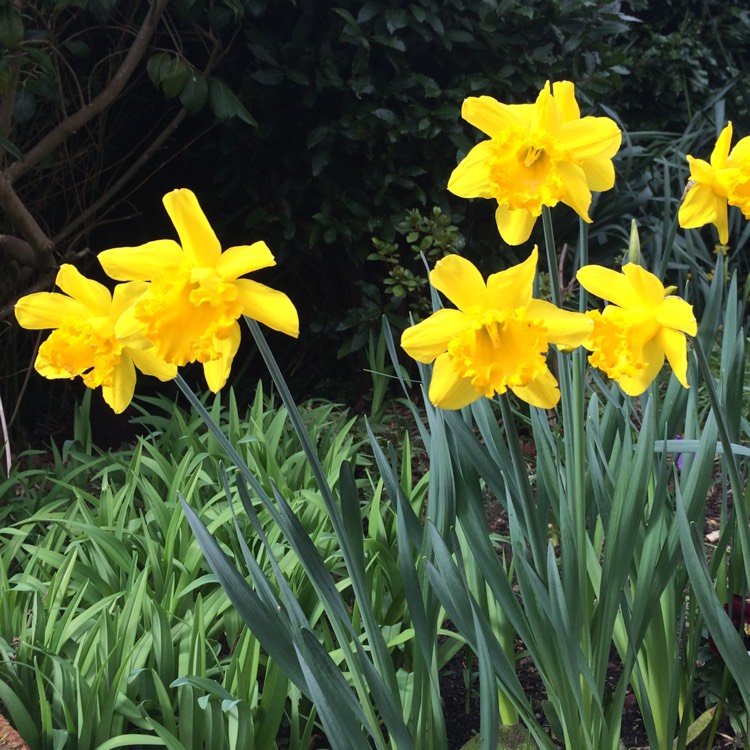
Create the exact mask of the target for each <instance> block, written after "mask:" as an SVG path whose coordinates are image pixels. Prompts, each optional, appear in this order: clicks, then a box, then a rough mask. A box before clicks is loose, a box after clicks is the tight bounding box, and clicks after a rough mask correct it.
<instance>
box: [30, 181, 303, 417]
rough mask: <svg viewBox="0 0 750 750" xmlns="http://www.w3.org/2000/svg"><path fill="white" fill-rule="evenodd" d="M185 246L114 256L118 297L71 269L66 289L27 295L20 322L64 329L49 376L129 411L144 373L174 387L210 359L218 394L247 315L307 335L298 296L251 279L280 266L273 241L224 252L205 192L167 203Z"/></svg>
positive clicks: (41, 359) (211, 382)
mask: <svg viewBox="0 0 750 750" xmlns="http://www.w3.org/2000/svg"><path fill="white" fill-rule="evenodd" d="M163 200H164V206H165V208H166V210H167V213H168V214H169V217H170V219H171V220H172V223H173V224H174V226H175V229H176V230H177V235H178V236H179V238H180V242H179V243H177V242H175V241H174V240H156V241H153V242H147V243H146V244H145V245H141V246H139V247H121V248H115V249H112V250H105V251H104V252H102V253H100V254H99V260H100V262H101V264H102V267H103V268H104V270H105V272H106V273H107V275H108V276H110V278H112V279H115V280H117V281H124V282H127V283H123V284H118V285H117V286H116V287H115V290H114V293H113V294H110V292H109V290H108V289H107V288H106V287H104V286H103V285H102V284H99V283H98V282H96V281H93V280H92V279H88V278H86V277H85V276H82V275H81V274H80V273H79V272H78V271H77V270H76V269H75V268H74V267H73V266H70V265H63V266H61V267H60V270H59V272H58V274H57V286H58V287H60V289H61V290H62V292H64V293H63V294H59V293H57V292H39V293H37V294H30V295H27V296H26V297H22V298H21V299H20V300H19V301H18V303H17V304H16V318H17V319H18V322H19V323H20V324H21V325H22V326H23V327H24V328H31V329H39V330H43V329H48V328H51V329H54V330H53V332H52V333H51V334H50V336H49V338H47V340H46V341H45V342H44V343H43V344H42V346H41V347H40V348H39V354H38V356H37V359H36V363H35V368H36V370H37V371H38V372H39V373H40V374H41V375H43V376H44V377H47V378H74V377H76V376H78V375H80V376H81V377H82V378H83V381H84V383H85V384H86V385H87V386H88V387H89V388H96V387H98V386H101V387H102V394H103V396H104V400H105V401H106V402H107V403H108V404H109V405H110V406H111V407H112V409H113V410H114V411H115V412H117V413H120V412H122V411H123V410H124V409H125V408H126V407H127V406H128V404H130V401H131V400H132V398H133V393H134V391H135V380H136V374H135V371H136V369H138V370H140V371H141V372H143V373H145V374H148V375H154V376H156V377H157V378H159V379H160V380H171V379H172V378H174V377H175V375H176V374H177V368H178V367H181V366H183V365H185V364H187V363H188V362H201V363H202V364H203V372H204V374H205V377H206V382H207V383H208V386H209V388H210V389H211V390H212V391H214V392H216V391H218V390H219V389H220V388H221V387H222V386H223V385H224V383H226V380H227V378H228V376H229V371H230V369H231V366H232V360H233V359H234V355H235V354H236V353H237V349H238V347H239V343H240V327H239V324H238V322H237V321H238V320H239V318H240V316H241V315H247V316H249V317H251V318H254V319H255V320H258V321H260V322H261V323H264V324H266V325H267V326H269V327H270V328H273V329H274V330H277V331H281V332H283V333H286V334H288V335H289V336H294V337H297V336H298V335H299V320H298V317H297V310H296V308H295V307H294V305H293V304H292V302H291V300H290V299H289V297H287V295H286V294H283V293H282V292H279V291H276V290H275V289H271V288H269V287H267V286H265V285H264V284H259V283H258V282H256V281H251V280H250V279H245V278H241V277H242V276H244V275H245V274H247V273H251V272H252V271H257V270H258V269H261V268H267V267H269V266H273V265H275V261H274V258H273V255H272V254H271V251H270V250H269V249H268V247H267V246H266V244H265V242H256V243H255V244H253V245H241V246H237V247H230V248H229V249H227V250H225V251H224V252H222V250H221V245H220V243H219V240H218V239H217V237H216V234H215V233H214V231H213V229H212V228H211V225H210V224H209V223H208V220H207V219H206V217H205V215H204V213H203V211H202V209H201V207H200V205H199V204H198V199H197V198H196V197H195V195H194V194H193V193H192V192H191V191H190V190H186V189H182V190H174V191H172V192H171V193H167V195H165V196H164V199H163Z"/></svg>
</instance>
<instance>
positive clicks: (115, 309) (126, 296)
mask: <svg viewBox="0 0 750 750" xmlns="http://www.w3.org/2000/svg"><path fill="white" fill-rule="evenodd" d="M148 288H149V283H148V282H147V281H130V282H128V283H126V284H117V286H115V289H114V291H113V292H112V306H111V308H110V311H109V317H110V318H112V319H113V320H117V319H118V318H119V317H120V316H121V315H122V314H123V313H124V312H125V311H126V310H127V309H128V308H130V307H131V306H132V305H133V304H135V303H136V302H137V301H138V300H139V299H140V298H141V296H143V295H144V294H145V293H146V292H147V291H148Z"/></svg>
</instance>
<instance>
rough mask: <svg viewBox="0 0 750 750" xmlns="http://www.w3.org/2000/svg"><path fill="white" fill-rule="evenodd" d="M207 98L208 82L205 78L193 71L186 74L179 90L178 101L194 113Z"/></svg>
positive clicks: (202, 105) (203, 104)
mask: <svg viewBox="0 0 750 750" xmlns="http://www.w3.org/2000/svg"><path fill="white" fill-rule="evenodd" d="M207 99H208V83H207V82H206V79H205V78H204V77H203V76H201V75H198V74H197V73H195V72H193V73H192V74H191V75H190V76H188V78H187V80H186V81H185V85H184V86H183V87H182V91H180V102H181V104H182V106H183V107H185V109H186V110H187V111H188V112H190V114H191V115H194V114H195V113H196V112H200V110H201V109H203V107H204V106H205V104H206V100H207Z"/></svg>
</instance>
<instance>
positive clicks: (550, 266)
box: [542, 206, 562, 307]
mask: <svg viewBox="0 0 750 750" xmlns="http://www.w3.org/2000/svg"><path fill="white" fill-rule="evenodd" d="M542 225H543V227H544V246H545V249H546V251H547V270H548V271H549V285H550V290H551V292H552V301H553V302H554V303H555V305H556V306H557V307H560V305H561V304H562V293H561V292H560V277H559V276H558V273H557V251H556V250H555V233H554V231H553V230H552V212H551V211H550V210H549V208H548V207H547V206H542Z"/></svg>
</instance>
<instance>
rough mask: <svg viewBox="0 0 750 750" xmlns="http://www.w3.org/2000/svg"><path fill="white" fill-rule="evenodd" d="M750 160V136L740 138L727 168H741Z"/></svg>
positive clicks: (728, 160) (730, 155)
mask: <svg viewBox="0 0 750 750" xmlns="http://www.w3.org/2000/svg"><path fill="white" fill-rule="evenodd" d="M748 159H750V136H747V135H746V136H745V137H744V138H740V140H739V141H737V143H736V144H735V146H734V148H733V149H732V152H731V153H730V154H729V159H727V166H730V167H739V166H742V165H743V164H744V163H745V162H746V161H747V160H748Z"/></svg>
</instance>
